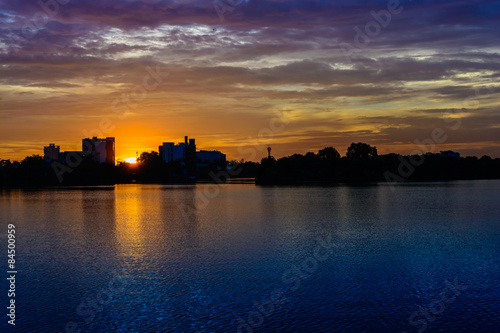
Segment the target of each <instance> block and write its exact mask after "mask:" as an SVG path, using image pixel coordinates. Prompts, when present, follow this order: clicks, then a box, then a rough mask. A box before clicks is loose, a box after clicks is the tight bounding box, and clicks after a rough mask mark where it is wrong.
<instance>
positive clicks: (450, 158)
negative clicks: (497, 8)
mask: <svg viewBox="0 0 500 333" xmlns="http://www.w3.org/2000/svg"><path fill="white" fill-rule="evenodd" d="M56 162H57V163H58V164H57V163H56ZM199 162H200V161H199ZM57 165H60V166H62V164H61V162H59V161H51V160H46V159H44V158H43V157H41V156H40V155H32V156H28V157H26V158H24V159H23V160H22V161H21V162H17V161H14V162H12V161H10V160H0V186H1V187H33V188H36V187H46V186H59V185H111V184H120V183H134V182H136V183H160V184H169V183H192V182H195V181H196V180H206V181H211V180H213V181H217V182H219V181H220V178H219V179H217V180H215V179H214V178H213V176H212V175H213V174H215V173H217V172H220V171H225V170H226V169H233V170H238V171H237V172H233V173H230V174H231V175H232V177H233V178H236V177H239V178H255V181H256V183H257V184H262V185H274V184H297V183H311V182H314V183H326V184H330V183H351V184H356V183H370V182H420V181H446V180H458V179H499V178H500V158H495V159H492V158H491V157H489V156H483V157H481V158H477V157H474V156H469V157H465V158H464V157H459V154H458V153H455V152H452V151H442V152H440V153H437V154H433V153H426V154H421V155H408V156H403V155H399V154H394V153H392V154H388V155H378V154H377V148H376V147H373V146H370V145H369V144H366V143H362V142H358V143H352V144H351V145H350V146H349V147H348V148H347V151H346V154H345V156H344V157H341V155H340V153H339V152H338V151H337V150H336V149H335V148H333V147H326V148H324V149H321V150H319V151H318V153H313V152H309V153H306V154H305V155H302V154H293V155H291V156H287V157H282V158H279V159H275V158H274V157H272V156H271V157H266V158H263V159H262V160H261V162H260V163H256V162H250V161H248V162H243V161H241V162H236V161H231V162H229V163H228V164H224V165H222V164H220V163H211V164H207V163H199V164H198V165H197V168H196V177H193V176H192V175H190V174H188V172H186V167H185V164H184V163H183V161H182V160H180V161H173V162H169V163H166V162H164V161H163V160H162V159H161V157H160V156H159V154H158V152H154V151H152V152H143V153H141V155H140V156H139V158H138V159H137V164H130V163H126V162H121V161H119V162H118V164H117V165H110V164H105V163H103V164H99V163H98V162H96V161H94V160H93V159H92V158H91V157H90V156H83V157H82V160H81V163H79V164H78V165H77V166H70V165H64V166H63V169H62V171H61V167H56V166H57ZM226 174H228V173H226Z"/></svg>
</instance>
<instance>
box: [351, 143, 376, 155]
mask: <svg viewBox="0 0 500 333" xmlns="http://www.w3.org/2000/svg"><path fill="white" fill-rule="evenodd" d="M345 156H346V157H348V158H355V159H368V158H371V157H376V156H377V147H372V146H370V145H369V144H366V143H363V142H358V143H354V142H353V143H351V145H350V146H349V148H347V153H346V154H345Z"/></svg>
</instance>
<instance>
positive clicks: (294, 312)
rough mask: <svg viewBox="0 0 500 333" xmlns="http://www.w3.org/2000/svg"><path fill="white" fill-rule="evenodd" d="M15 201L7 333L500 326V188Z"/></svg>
mask: <svg viewBox="0 0 500 333" xmlns="http://www.w3.org/2000/svg"><path fill="white" fill-rule="evenodd" d="M0 193H1V195H0V217H1V228H2V230H1V231H0V233H1V234H2V243H1V244H2V250H1V251H0V252H1V253H3V255H2V258H1V266H0V267H1V269H2V275H3V276H4V277H3V278H2V279H1V281H2V284H1V288H2V289H1V293H2V308H3V309H4V310H3V311H4V312H5V313H4V314H3V315H2V318H3V319H2V321H1V326H0V327H1V329H2V332H3V331H6V332H48V333H57V332H72V331H74V332H78V330H81V332H106V333H107V332H137V333H139V332H140V333H142V332H238V331H239V332H396V333H399V332H403V331H407V332H417V330H419V331H420V332H423V331H425V332H488V333H490V332H498V329H499V327H500V319H499V318H500V290H499V287H500V259H499V258H500V256H499V253H500V181H498V180H495V181H461V182H449V183H426V184H405V185H401V186H397V187H396V188H395V190H394V191H392V190H391V188H390V187H389V186H386V185H384V184H381V185H378V186H366V187H348V186H334V187H307V186H303V187H259V186H255V185H252V184H226V185H210V184H198V185H190V186H162V185H117V186H111V187H93V188H59V189H45V190H37V191H27V190H3V191H1V192H0ZM9 223H11V224H14V225H15V226H16V241H17V242H16V250H17V252H16V260H17V262H16V265H17V267H16V268H17V270H18V274H17V276H16V297H15V300H16V326H15V328H14V327H11V325H8V324H7V320H8V318H7V317H6V313H7V310H5V307H6V306H7V305H8V303H7V302H8V299H7V297H6V296H7V295H6V294H7V290H8V288H9V287H8V285H7V283H6V277H7V273H6V271H7V254H6V253H7V241H6V240H7V236H6V233H7V224H9ZM445 281H447V282H445Z"/></svg>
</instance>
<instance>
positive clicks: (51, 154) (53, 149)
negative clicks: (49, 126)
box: [43, 143, 61, 160]
mask: <svg viewBox="0 0 500 333" xmlns="http://www.w3.org/2000/svg"><path fill="white" fill-rule="evenodd" d="M60 151H61V149H60V146H56V145H55V144H53V143H49V145H48V146H45V147H43V158H45V159H51V160H57V158H58V156H59V153H60Z"/></svg>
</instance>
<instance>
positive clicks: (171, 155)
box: [159, 136, 196, 165]
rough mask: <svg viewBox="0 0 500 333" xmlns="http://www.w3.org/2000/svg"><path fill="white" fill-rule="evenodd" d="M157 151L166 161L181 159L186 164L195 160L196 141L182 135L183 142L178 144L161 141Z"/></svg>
mask: <svg viewBox="0 0 500 333" xmlns="http://www.w3.org/2000/svg"><path fill="white" fill-rule="evenodd" d="M159 153H160V156H161V158H162V159H163V160H164V161H165V162H167V163H168V162H171V161H178V160H182V162H184V163H186V165H187V164H189V163H190V162H195V160H196V143H195V140H194V139H189V140H188V137H187V136H186V137H184V142H180V143H178V144H174V143H173V142H163V144H162V145H161V146H160V147H159Z"/></svg>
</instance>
